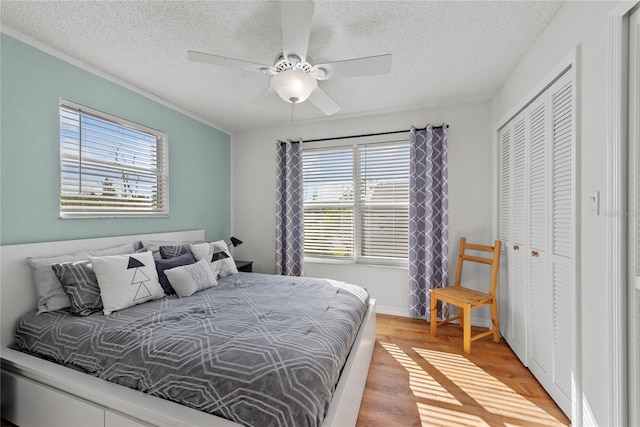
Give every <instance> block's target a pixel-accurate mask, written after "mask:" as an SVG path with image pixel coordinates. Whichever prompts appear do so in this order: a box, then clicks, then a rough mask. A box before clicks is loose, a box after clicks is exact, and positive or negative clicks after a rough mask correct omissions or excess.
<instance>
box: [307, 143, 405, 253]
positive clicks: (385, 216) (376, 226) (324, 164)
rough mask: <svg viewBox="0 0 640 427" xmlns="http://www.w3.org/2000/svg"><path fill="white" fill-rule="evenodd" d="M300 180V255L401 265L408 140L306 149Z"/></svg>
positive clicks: (403, 249) (403, 251) (403, 240)
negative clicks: (302, 181) (301, 246)
mask: <svg viewBox="0 0 640 427" xmlns="http://www.w3.org/2000/svg"><path fill="white" fill-rule="evenodd" d="M303 179H304V229H305V231H304V239H305V242H304V249H305V256H308V257H325V258H332V259H344V260H350V261H357V262H365V263H380V264H390V263H391V264H392V263H396V262H398V261H399V262H404V261H406V259H407V257H408V255H407V252H408V234H409V229H408V228H409V226H408V223H409V145H408V143H407V142H395V143H376V144H369V145H352V146H347V147H337V148H336V147H332V148H318V149H309V150H305V151H304V152H303Z"/></svg>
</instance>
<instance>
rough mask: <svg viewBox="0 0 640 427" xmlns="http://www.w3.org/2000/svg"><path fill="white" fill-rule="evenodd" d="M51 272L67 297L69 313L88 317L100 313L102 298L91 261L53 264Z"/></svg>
mask: <svg viewBox="0 0 640 427" xmlns="http://www.w3.org/2000/svg"><path fill="white" fill-rule="evenodd" d="M51 268H53V271H54V272H55V273H56V276H58V280H59V281H60V284H61V285H62V289H64V291H65V293H66V294H67V296H68V297H69V301H70V302H71V307H69V311H70V312H71V313H73V314H77V315H78V316H88V315H90V314H92V313H95V312H97V311H102V298H100V287H99V286H98V279H97V278H96V273H95V272H94V271H93V267H92V265H91V261H89V260H86V261H73V262H65V263H62V264H53V265H52V266H51Z"/></svg>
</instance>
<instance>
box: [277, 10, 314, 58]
mask: <svg viewBox="0 0 640 427" xmlns="http://www.w3.org/2000/svg"><path fill="white" fill-rule="evenodd" d="M280 5H281V6H280V8H281V12H282V53H283V54H284V57H285V58H289V56H291V55H296V56H298V57H299V58H300V59H301V60H302V61H305V60H306V59H307V49H308V48H309V35H310V34H311V19H312V18H313V2H312V1H311V0H306V1H287V0H282V1H281V2H280Z"/></svg>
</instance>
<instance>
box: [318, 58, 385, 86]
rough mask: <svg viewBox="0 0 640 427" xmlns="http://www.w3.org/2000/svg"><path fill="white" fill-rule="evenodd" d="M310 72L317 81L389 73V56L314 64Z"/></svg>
mask: <svg viewBox="0 0 640 427" xmlns="http://www.w3.org/2000/svg"><path fill="white" fill-rule="evenodd" d="M313 68H314V70H318V71H320V70H324V75H322V72H321V71H320V72H312V73H313V75H314V76H315V77H316V79H318V80H329V79H341V78H344V77H357V76H372V75H374V74H388V73H389V72H391V55H390V54H386V55H377V56H368V57H366V58H354V59H346V60H344V61H335V62H327V63H324V64H316V65H315V66H314V67H313Z"/></svg>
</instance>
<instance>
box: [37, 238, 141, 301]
mask: <svg viewBox="0 0 640 427" xmlns="http://www.w3.org/2000/svg"><path fill="white" fill-rule="evenodd" d="M133 251H134V250H133V243H127V244H124V245H120V246H116V247H113V248H108V249H102V250H97V251H83V252H74V253H71V254H66V255H57V256H51V257H29V258H27V263H28V264H29V266H31V272H32V273H33V281H34V283H35V285H36V295H37V297H38V313H44V312H46V311H53V310H59V309H61V308H67V307H71V302H70V301H69V297H68V296H67V294H66V293H65V292H64V290H63V289H62V285H60V282H59V281H58V278H57V277H56V273H55V272H54V271H53V269H52V268H51V266H52V265H53V264H61V263H64V262H71V261H85V260H88V259H89V257H90V256H106V255H121V254H129V253H132V252H133Z"/></svg>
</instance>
